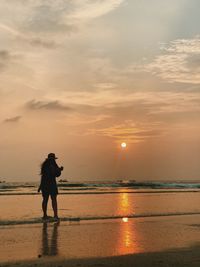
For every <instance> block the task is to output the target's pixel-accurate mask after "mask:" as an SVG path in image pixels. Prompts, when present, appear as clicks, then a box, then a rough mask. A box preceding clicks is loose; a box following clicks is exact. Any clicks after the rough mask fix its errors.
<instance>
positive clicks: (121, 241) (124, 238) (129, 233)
mask: <svg viewBox="0 0 200 267" xmlns="http://www.w3.org/2000/svg"><path fill="white" fill-rule="evenodd" d="M130 206H132V203H130V200H129V194H127V193H123V194H119V202H118V209H119V212H120V214H130ZM137 235H138V233H137V232H136V228H135V225H134V221H133V220H132V221H131V222H129V219H128V218H127V217H123V218H122V220H121V223H120V228H119V238H118V242H117V247H116V250H117V254H118V255H124V254H131V253H138V252H139V251H140V248H139V244H137V239H138V238H136V237H137Z"/></svg>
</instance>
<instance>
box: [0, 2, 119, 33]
mask: <svg viewBox="0 0 200 267" xmlns="http://www.w3.org/2000/svg"><path fill="white" fill-rule="evenodd" d="M123 2H124V0H101V1H99V0H74V1H71V0H66V1H63V0H56V1H55V0H48V1H43V0H35V1H33V0H27V1H24V0H19V1H13V0H3V3H2V5H3V6H2V7H3V8H5V9H6V10H7V13H9V11H10V13H12V10H13V9H14V10H15V11H16V12H17V11H18V12H19V11H21V12H20V14H21V17H19V16H16V17H13V20H14V21H15V22H16V24H17V25H18V28H21V29H24V30H25V29H27V30H28V31H32V32H35V33H39V32H46V33H50V32H53V33H59V32H60V31H61V32H63V31H65V32H72V31H74V30H76V26H78V27H79V26H80V24H83V23H85V22H88V21H90V20H92V19H95V18H98V17H100V16H103V15H105V14H107V13H109V12H111V11H113V10H114V9H116V8H117V7H119V6H120V5H121V4H122V3H123ZM2 15H3V14H2ZM22 25H25V26H22Z"/></svg>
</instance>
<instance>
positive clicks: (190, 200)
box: [0, 181, 200, 225]
mask: <svg viewBox="0 0 200 267" xmlns="http://www.w3.org/2000/svg"><path fill="white" fill-rule="evenodd" d="M37 187H38V184H37V183H0V206H1V215H0V225H10V224H13V225H15V224H16V225H17V224H26V223H40V222H41V217H42V210H41V201H42V196H41V194H39V193H37ZM58 187H59V195H58V210H59V217H60V218H61V219H62V220H65V221H67V220H70V221H79V220H80V221H81V220H94V219H95V220H102V219H104V220H106V219H115V218H135V217H155V216H171V215H179V216H181V215H187V214H188V215H189V214H200V205H199V203H200V183H198V182H192V183H191V182H173V183H172V182H165V183H164V182H135V181H130V182H129V181H127V182H123V181H122V182H121V181H120V182H115V183H113V182H98V183H97V182H85V183H80V182H77V183H69V182H64V183H58ZM48 215H50V216H53V212H52V209H51V201H49V204H48Z"/></svg>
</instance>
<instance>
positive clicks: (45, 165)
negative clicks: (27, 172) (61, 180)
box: [40, 159, 50, 175]
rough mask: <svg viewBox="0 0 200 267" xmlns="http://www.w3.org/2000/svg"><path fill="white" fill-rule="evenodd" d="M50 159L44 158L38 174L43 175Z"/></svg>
mask: <svg viewBox="0 0 200 267" xmlns="http://www.w3.org/2000/svg"><path fill="white" fill-rule="evenodd" d="M49 163H50V161H49V159H45V161H44V162H43V163H42V164H41V169H40V174H41V175H44V174H45V172H46V169H47V168H48V167H49V165H50V164H49Z"/></svg>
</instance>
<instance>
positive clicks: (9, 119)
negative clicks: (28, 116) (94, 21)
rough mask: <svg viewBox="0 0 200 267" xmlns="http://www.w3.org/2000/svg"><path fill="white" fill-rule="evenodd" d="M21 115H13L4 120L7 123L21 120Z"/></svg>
mask: <svg viewBox="0 0 200 267" xmlns="http://www.w3.org/2000/svg"><path fill="white" fill-rule="evenodd" d="M21 118H22V117H21V116H15V117H11V118H7V119H5V120H4V122H5V123H13V122H19V120H20V119H21Z"/></svg>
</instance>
